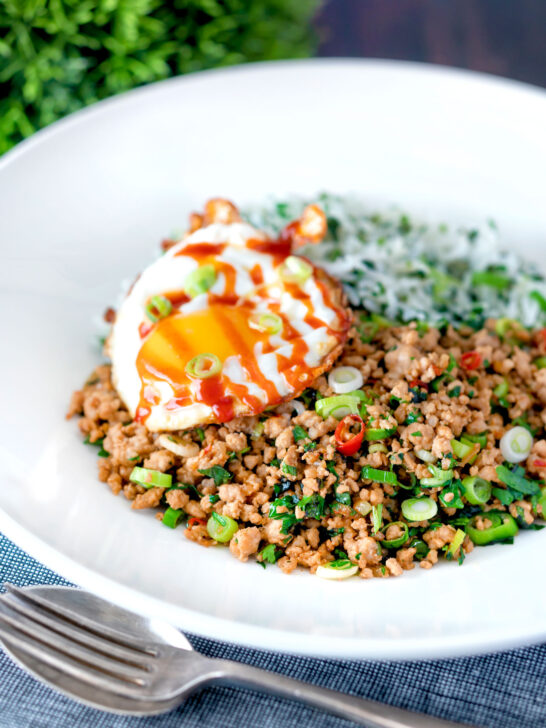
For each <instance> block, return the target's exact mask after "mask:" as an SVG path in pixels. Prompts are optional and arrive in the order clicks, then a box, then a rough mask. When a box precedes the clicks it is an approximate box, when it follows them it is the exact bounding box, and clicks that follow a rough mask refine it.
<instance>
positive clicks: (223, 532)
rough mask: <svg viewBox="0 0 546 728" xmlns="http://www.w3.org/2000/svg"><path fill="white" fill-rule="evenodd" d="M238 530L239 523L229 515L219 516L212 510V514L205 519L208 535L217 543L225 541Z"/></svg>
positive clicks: (229, 539)
mask: <svg viewBox="0 0 546 728" xmlns="http://www.w3.org/2000/svg"><path fill="white" fill-rule="evenodd" d="M238 530H239V524H238V523H237V521H234V520H233V518H230V517H229V516H221V515H220V514H219V513H216V511H213V512H212V516H211V517H210V518H209V520H208V521H207V531H208V532H209V536H210V537H211V538H213V539H214V540H215V541H218V543H227V542H228V541H231V539H232V537H233V536H234V535H235V534H236V533H237V531H238Z"/></svg>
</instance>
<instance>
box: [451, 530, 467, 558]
mask: <svg viewBox="0 0 546 728" xmlns="http://www.w3.org/2000/svg"><path fill="white" fill-rule="evenodd" d="M465 537H466V533H465V532H464V531H463V530H462V529H461V528H458V529H457V530H456V531H455V536H454V537H453V541H452V542H451V543H450V544H449V548H448V549H447V552H446V553H447V555H448V558H452V559H454V558H455V556H456V555H457V551H458V550H459V549H460V548H461V546H462V545H463V541H464V540H465Z"/></svg>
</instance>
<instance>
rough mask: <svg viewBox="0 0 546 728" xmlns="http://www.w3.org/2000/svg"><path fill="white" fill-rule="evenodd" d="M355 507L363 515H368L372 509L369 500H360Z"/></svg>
mask: <svg viewBox="0 0 546 728" xmlns="http://www.w3.org/2000/svg"><path fill="white" fill-rule="evenodd" d="M354 508H355V511H358V512H359V513H360V515H361V516H367V515H368V513H369V512H370V511H371V510H372V506H371V505H370V504H369V503H368V501H360V503H357V504H356V505H355V507H354Z"/></svg>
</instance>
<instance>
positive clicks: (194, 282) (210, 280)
mask: <svg viewBox="0 0 546 728" xmlns="http://www.w3.org/2000/svg"><path fill="white" fill-rule="evenodd" d="M215 281H216V271H215V269H214V266H213V265H211V264H210V263H208V264H207V265H201V266H199V268H197V269H196V270H194V271H192V272H191V273H190V274H189V275H187V276H186V279H185V281H184V290H185V291H186V293H187V294H188V296H189V297H190V298H195V297H196V296H200V295H201V294H202V293H206V292H207V291H208V290H210V289H211V288H212V287H213V285H214V283H215Z"/></svg>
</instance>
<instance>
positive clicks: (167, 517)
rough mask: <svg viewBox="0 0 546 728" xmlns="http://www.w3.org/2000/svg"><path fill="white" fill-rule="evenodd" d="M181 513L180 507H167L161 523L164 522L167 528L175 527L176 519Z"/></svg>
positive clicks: (182, 513)
mask: <svg viewBox="0 0 546 728" xmlns="http://www.w3.org/2000/svg"><path fill="white" fill-rule="evenodd" d="M183 515H184V511H182V510H180V509H177V508H167V510H166V511H165V514H164V516H163V518H162V519H161V523H164V524H165V525H166V526H168V527H169V528H176V526H177V525H178V521H179V520H180V519H181V518H182V516H183Z"/></svg>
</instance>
